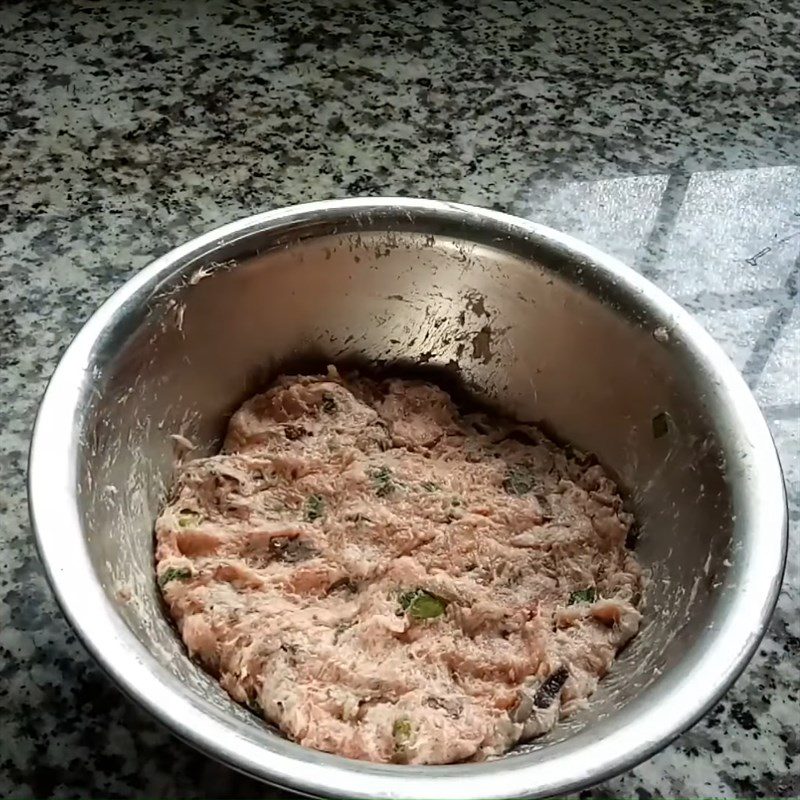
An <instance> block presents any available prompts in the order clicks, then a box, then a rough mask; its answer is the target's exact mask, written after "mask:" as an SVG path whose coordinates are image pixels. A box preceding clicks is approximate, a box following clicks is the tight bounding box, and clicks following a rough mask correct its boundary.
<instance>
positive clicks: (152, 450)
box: [29, 199, 786, 800]
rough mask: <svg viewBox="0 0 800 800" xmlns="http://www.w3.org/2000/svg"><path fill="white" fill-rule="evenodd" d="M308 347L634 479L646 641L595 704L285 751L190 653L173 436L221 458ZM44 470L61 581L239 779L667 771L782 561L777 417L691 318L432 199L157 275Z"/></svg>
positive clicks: (226, 245)
mask: <svg viewBox="0 0 800 800" xmlns="http://www.w3.org/2000/svg"><path fill="white" fill-rule="evenodd" d="M309 357H310V358H314V359H317V360H320V361H333V362H340V361H343V360H347V359H351V358H360V359H365V360H368V361H375V362H385V361H390V362H391V361H396V360H403V361H410V362H417V363H420V362H424V363H427V364H430V365H434V366H437V365H438V366H451V367H452V366H457V368H458V370H459V372H460V374H461V376H462V378H463V379H464V380H465V381H466V382H467V383H468V384H469V385H470V386H471V387H473V389H474V390H475V391H476V392H477V393H478V394H480V395H481V396H482V397H483V398H484V399H486V400H488V401H490V402H492V403H494V404H497V405H500V406H501V407H502V408H504V409H505V410H506V411H508V412H509V413H512V414H515V415H517V416H518V417H520V418H524V419H529V420H535V421H543V422H544V423H546V425H547V426H548V427H549V428H550V429H551V430H553V431H554V432H555V433H557V434H558V435H559V436H560V437H563V438H565V439H568V440H571V441H573V442H574V443H576V444H577V445H579V446H581V447H583V448H586V449H589V450H593V451H594V452H596V453H597V454H598V455H599V456H600V458H601V460H602V461H603V462H604V463H605V464H606V465H607V466H609V467H610V468H611V469H612V470H614V471H615V472H616V473H617V475H618V476H619V478H620V480H621V482H622V484H623V486H625V487H626V488H627V489H628V491H629V492H630V497H631V502H632V504H633V506H634V508H635V511H636V513H637V514H638V517H639V520H640V522H641V539H640V542H639V545H638V552H639V555H640V558H641V560H642V562H643V563H644V564H645V565H646V566H647V567H649V568H650V569H651V571H652V580H651V584H650V587H649V590H648V592H647V605H646V609H645V627H644V629H643V631H642V633H641V634H640V635H639V636H638V637H637V638H636V639H635V640H634V641H633V643H632V644H631V646H629V647H628V648H627V649H626V650H625V651H624V653H623V654H622V655H621V657H620V659H619V660H618V662H617V664H616V665H615V668H614V670H613V671H612V673H611V674H610V675H609V676H608V677H607V678H606V679H605V680H604V681H603V682H602V683H601V686H600V689H599V690H598V692H597V693H596V695H595V696H594V698H593V699H592V702H591V704H590V706H589V707H588V708H587V709H586V710H584V711H583V712H580V713H578V714H576V715H575V716H574V717H572V718H570V719H569V720H568V721H565V723H564V724H562V725H560V726H559V727H558V728H557V729H556V730H555V731H553V732H552V733H551V734H550V735H548V736H547V737H545V738H543V739H539V740H537V741H535V742H533V743H532V744H530V745H527V746H524V747H521V748H518V750H516V751H515V752H514V753H512V754H509V755H508V756H507V757H505V758H503V759H499V760H497V761H493V762H489V763H484V764H459V765H451V766H446V767H413V766H384V765H375V764H367V763H362V762H356V761H350V760H347V759H343V758H338V757H335V756H330V755H325V754H321V753H317V752H314V751H311V750H307V749H305V748H303V747H300V746H298V745H295V744H293V743H291V742H288V741H286V740H285V739H283V738H281V737H280V736H279V735H278V734H276V733H275V732H274V731H273V730H271V729H269V728H268V727H267V726H265V725H263V724H261V723H260V722H259V721H258V720H257V719H256V718H255V717H253V716H252V715H250V714H249V713H248V712H246V711H244V710H243V709H241V708H240V707H239V706H237V705H236V704H234V703H233V702H232V701H230V700H229V699H228V697H227V695H226V694H225V693H224V692H223V690H222V689H221V688H219V686H218V685H217V684H216V683H215V682H214V681H213V680H212V679H211V678H209V677H208V676H207V675H206V674H205V673H203V672H202V671H201V670H200V669H199V668H198V667H197V666H195V665H194V664H193V663H192V662H191V661H190V660H189V659H188V658H187V657H186V656H185V655H184V653H183V650H182V649H181V646H180V644H179V642H178V641H177V638H176V636H175V634H174V632H173V630H172V628H171V627H170V626H169V624H168V623H167V621H166V619H165V618H164V616H163V614H162V611H161V607H160V605H159V598H158V593H157V590H156V587H155V585H154V580H153V570H152V524H153V520H154V518H155V515H156V512H157V508H158V506H159V503H160V500H161V498H162V493H163V490H164V486H165V482H166V481H168V480H169V477H170V471H171V467H172V464H173V451H172V446H171V440H170V439H169V434H171V433H181V434H183V435H184V436H188V437H189V438H191V439H193V440H194V441H196V442H198V443H199V444H200V445H201V447H200V449H199V451H198V452H209V451H211V450H213V448H214V447H215V446H216V445H218V443H219V436H220V434H221V432H222V431H223V429H224V426H225V422H226V419H227V416H228V415H229V414H230V412H231V411H232V410H233V409H234V408H235V407H236V406H237V404H238V403H239V402H241V401H242V400H243V399H244V398H245V397H246V396H247V395H248V394H249V393H252V392H254V391H255V390H256V389H258V388H259V387H260V386H261V385H262V384H263V383H264V382H265V381H266V380H267V379H268V378H269V377H270V376H271V375H272V374H273V373H274V372H275V370H276V369H278V368H279V367H281V366H284V365H286V366H289V367H291V365H292V364H293V363H296V364H299V363H301V362H302V361H303V359H305V358H309ZM654 418H658V420H659V422H658V423H656V424H655V425H654V423H653V419H654ZM665 422H666V425H665V424H664V423H665ZM665 427H666V432H664V428H665ZM662 434H663V435H662ZM29 482H30V487H29V488H30V506H31V515H32V520H33V523H34V527H35V531H36V536H37V540H38V545H39V549H40V553H41V556H42V560H43V561H44V564H45V566H46V569H47V573H48V576H49V578H50V581H51V583H52V586H53V588H54V590H55V593H56V595H57V597H58V599H59V602H60V603H61V606H62V608H63V609H64V611H65V613H66V615H67V617H68V618H69V619H70V621H71V622H72V624H73V625H74V626H75V628H76V630H77V631H78V633H79V634H80V636H81V638H82V640H83V641H84V642H85V643H86V645H87V646H88V648H89V649H90V650H91V651H92V653H93V654H94V655H95V656H96V657H97V659H98V660H99V661H100V663H101V664H102V665H103V666H104V667H105V668H106V670H107V671H108V672H109V673H110V674H111V675H112V676H113V677H114V678H115V680H116V681H117V682H118V683H119V685H120V686H121V687H122V688H123V689H124V690H125V691H126V692H127V693H128V694H129V695H131V696H132V697H133V698H135V699H136V700H137V701H139V702H140V703H141V704H142V705H143V706H145V707H146V708H148V709H149V710H150V711H152V712H153V713H154V714H155V715H156V716H157V717H158V718H160V719H161V720H162V721H163V722H165V723H166V724H167V725H168V726H169V727H170V728H171V729H172V730H173V731H174V732H175V733H176V734H177V735H178V736H180V737H181V738H183V739H185V740H186V741H188V742H190V743H192V744H193V745H195V746H197V747H199V748H201V749H202V750H204V751H206V752H208V753H209V754H211V755H213V756H215V757H216V758H219V759H221V760H222V761H225V762H226V763H228V764H230V765H231V766H233V767H235V768H237V769H240V770H242V771H244V772H247V773H249V774H251V775H253V776H256V777H259V778H262V779H264V780H266V781H270V782H273V783H276V784H280V785H284V786H287V787H291V788H293V789H296V790H299V791H302V792H306V793H309V794H321V795H333V796H339V797H351V798H367V797H386V798H388V797H397V798H401V797H402V798H420V799H421V798H430V797H437V798H453V800H455V799H456V798H458V799H459V800H462V799H467V798H504V797H541V796H546V795H551V794H558V793H563V792H566V791H569V790H572V789H575V788H578V787H582V786H585V785H588V784H591V783H593V782H595V781H598V780H600V779H602V778H603V777H606V776H608V775H610V774H613V773H615V772H618V771H620V770H622V769H625V768H626V767H629V766H631V765H632V764H634V763H636V762H638V761H640V760H642V759H644V758H646V757H647V756H648V755H649V754H651V753H652V752H654V751H655V750H657V749H658V748H659V747H661V746H663V745H664V744H666V742H668V741H669V740H670V739H672V738H673V737H675V736H676V735H677V734H678V733H680V732H681V731H683V730H685V729H686V728H687V727H688V726H690V725H691V724H692V723H693V722H694V721H695V720H696V719H697V718H698V717H699V716H700V715H702V714H703V712H704V711H705V710H707V709H708V708H709V707H710V705H711V704H712V703H714V702H715V701H716V699H717V698H718V697H719V696H720V694H721V693H722V692H723V691H724V690H725V688H726V687H727V686H728V685H730V683H731V682H732V681H733V680H734V679H735V678H736V676H737V675H738V674H739V672H740V671H741V670H742V668H743V667H744V665H745V664H746V662H747V660H748V659H749V657H750V656H751V654H752V652H753V650H754V649H755V647H756V645H757V643H758V641H759V639H760V637H761V635H762V633H763V630H764V628H765V626H766V624H767V622H768V619H769V616H770V614H771V611H772V608H773V605H774V603H775V600H776V597H777V593H778V589H779V586H780V581H781V577H782V572H783V564H784V559H785V553H786V502H785V495H784V489H783V481H782V477H781V472H780V466H779V464H778V459H777V456H776V454H775V450H774V447H773V444H772V440H771V438H770V435H769V432H768V429H767V426H766V424H765V422H764V419H763V417H762V415H761V413H760V411H759V409H758V407H757V405H756V403H755V401H754V400H753V398H752V396H751V394H750V392H749V391H748V389H747V388H746V386H745V384H744V382H743V380H742V379H741V377H740V376H739V374H738V373H737V372H736V370H735V369H734V367H733V366H732V365H731V364H730V362H729V361H728V360H727V358H726V357H725V356H724V354H723V353H722V352H721V350H720V349H719V348H718V347H717V345H716V344H714V342H713V341H712V340H711V339H710V338H709V337H708V336H707V334H705V333H704V332H703V330H702V329H701V328H700V327H699V326H698V325H697V324H696V323H695V322H694V321H693V320H692V319H691V317H689V316H688V315H687V314H686V312H684V311H683V310H682V309H681V308H680V307H678V306H677V305H676V304H675V303H674V302H672V301H671V300H669V299H668V298H667V297H666V296H665V295H664V294H663V293H661V292H660V291H659V290H657V289H656V288H655V287H653V286H652V285H651V284H650V283H648V282H647V281H645V280H644V279H643V278H641V277H640V276H639V275H637V274H636V273H634V272H633V271H631V270H630V269H628V268H626V267H625V266H623V265H622V264H620V263H619V262H617V261H616V260H614V259H612V258H610V257H608V256H606V255H604V254H602V253H600V252H598V251H596V250H594V249H593V248H591V247H588V246H586V245H583V244H582V243H580V242H578V241H576V240H574V239H572V238H570V237H568V236H565V235H563V234H560V233H558V232H556V231H553V230H551V229H547V228H543V227H541V226H537V225H534V224H531V223H528V222H525V221H523V220H520V219H516V218H513V217H509V216H505V215H502V214H498V213H494V212H490V211H484V210H481V209H476V208H472V207H467V206H460V205H453V204H445V203H436V202H429V201H421V200H401V199H365V200H346V201H332V202H324V203H313V204H308V205H304V206H297V207H293V208H289V209H284V210H279V211H275V212H269V213H266V214H261V215H258V216H255V217H251V218H248V219H245V220H241V221H239V222H236V223H233V224H232V225H227V226H225V227H223V228H220V229H218V230H216V231H213V232H211V233H209V234H207V235H205V236H202V237H200V238H199V239H196V240H194V241H193V242H190V243H189V244H187V245H184V246H182V247H179V248H177V249H176V250H174V251H172V252H171V253H169V254H168V255H166V256H164V257H163V258H161V259H158V260H157V261H156V262H154V263H153V264H151V265H150V266H149V267H147V268H146V269H145V270H143V271H142V272H141V273H139V274H138V275H137V276H136V277H135V278H133V279H132V280H131V281H129V282H128V283H127V284H126V285H125V286H123V287H122V289H120V290H119V291H118V292H116V293H115V294H114V295H113V296H112V297H111V298H110V299H109V300H108V301H107V302H106V303H105V304H104V305H103V306H102V307H101V308H100V309H99V310H98V311H97V312H96V314H95V315H94V316H93V317H92V318H91V319H90V320H89V322H88V323H87V324H86V325H85V327H84V328H83V329H82V331H81V332H80V333H79V335H78V336H77V337H76V339H75V341H74V342H73V343H72V345H71V346H70V347H69V349H68V350H67V352H66V353H65V354H64V356H63V358H62V360H61V363H60V364H59V366H58V368H57V370H56V372H55V374H54V375H53V378H52V380H51V382H50V385H49V387H48V389H47V392H46V394H45V397H44V399H43V401H42V405H41V408H40V412H39V417H38V419H37V423H36V427H35V431H34V436H33V442H32V446H31V459H30V472H29Z"/></svg>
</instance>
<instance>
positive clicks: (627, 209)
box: [520, 175, 668, 266]
mask: <svg viewBox="0 0 800 800" xmlns="http://www.w3.org/2000/svg"><path fill="white" fill-rule="evenodd" d="M667 180H668V178H667V176H666V175H643V176H634V177H630V178H612V179H608V180H599V181H570V182H569V183H561V184H559V183H555V182H552V181H546V180H542V181H536V182H535V183H533V184H531V186H530V187H529V189H528V190H527V191H526V193H525V196H524V197H523V198H522V200H521V207H522V208H521V212H520V213H522V214H523V215H524V216H525V217H527V218H528V219H530V220H532V221H533V222H540V223H542V224H544V225H549V226H551V227H553V228H557V229H558V230H561V231H564V232H565V233H571V234H573V235H574V236H577V237H578V238H579V239H583V241H585V242H588V243H589V244H593V245H594V246H595V247H599V248H600V249H601V250H605V251H606V252H608V253H611V254H612V255H615V256H617V258H620V259H621V260H622V261H625V262H626V263H628V264H630V265H631V266H634V262H635V260H636V256H637V254H638V252H639V250H640V248H641V246H642V244H643V243H644V242H645V241H646V240H647V237H648V236H649V235H650V231H651V230H652V227H653V223H654V221H655V218H656V214H657V213H658V208H659V204H660V202H661V196H662V194H663V192H664V188H665V187H666V185H667Z"/></svg>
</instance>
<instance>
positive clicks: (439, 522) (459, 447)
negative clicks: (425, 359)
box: [156, 368, 643, 764]
mask: <svg viewBox="0 0 800 800" xmlns="http://www.w3.org/2000/svg"><path fill="white" fill-rule="evenodd" d="M632 524H633V519H632V517H631V515H630V514H629V513H627V512H626V511H624V510H623V506H622V499H621V498H620V495H619V493H618V491H617V487H616V486H615V484H614V483H613V482H612V480H611V479H610V478H609V477H608V476H607V475H606V473H605V472H604V470H603V468H602V467H601V466H599V465H598V464H597V463H596V462H595V461H594V460H593V459H592V458H590V457H587V456H584V455H583V454H581V453H579V452H577V451H575V450H574V449H572V448H566V449H564V448H561V447H558V446H556V445H555V444H553V443H552V442H551V441H550V440H548V439H547V438H546V437H545V436H544V435H543V434H542V433H541V432H540V431H539V430H538V429H537V428H535V427H532V426H530V425H521V424H518V423H515V422H512V421H510V420H507V419H502V418H498V417H492V416H489V415H487V414H483V413H480V414H466V413H464V414H462V413H461V412H460V411H459V409H458V408H457V407H456V406H455V405H454V403H453V401H452V400H451V398H450V396H449V395H448V394H447V393H446V392H444V391H443V390H442V389H440V388H438V387H436V386H434V385H432V384H430V383H424V382H420V381H408V380H400V379H391V380H384V381H376V380H372V379H369V378H363V377H358V376H351V377H349V378H347V379H345V378H342V377H340V376H339V374H338V373H337V371H336V370H335V369H332V368H331V369H330V370H329V373H328V375H327V376H310V377H306V376H300V377H298V376H292V377H281V378H279V379H278V380H277V381H276V382H275V383H274V384H273V386H272V388H270V389H269V390H268V391H267V392H265V393H263V394H259V395H257V396H256V397H253V398H252V399H250V400H248V401H247V402H246V403H244V405H243V406H242V407H241V408H240V409H239V410H238V411H237V412H236V413H235V414H234V416H233V418H232V419H231V421H230V425H229V428H228V432H227V437H226V439H225V443H224V446H223V449H222V452H221V453H220V454H219V455H216V456H212V457H210V458H201V459H197V460H193V461H190V462H188V463H186V464H184V465H183V466H182V468H181V469H180V471H179V474H178V475H177V478H176V480H175V483H174V485H173V487H172V490H171V494H170V496H169V499H168V502H167V504H166V506H165V507H164V510H163V511H162V513H161V515H160V516H159V518H158V520H157V522H156V539H157V545H156V561H157V575H158V582H159V585H160V586H161V588H162V591H163V595H164V598H165V600H166V603H167V606H168V608H169V611H170V613H171V615H172V617H173V619H174V621H175V623H176V624H177V627H178V630H179V631H180V634H181V636H182V638H183V641H184V642H185V644H186V647H187V648H188V651H189V653H190V654H191V655H192V656H193V657H194V658H196V659H198V660H199V661H200V662H201V663H202V664H203V665H204V666H205V668H206V669H207V670H209V671H210V672H211V673H212V674H214V675H215V676H217V677H218V679H219V681H220V683H221V684H222V686H223V687H224V688H225V689H226V690H227V691H228V692H229V693H230V695H231V696H232V697H233V698H234V699H235V700H237V701H239V702H241V703H245V704H247V705H248V706H249V707H251V708H252V709H253V710H254V711H256V712H257V713H260V714H262V715H263V716H264V717H265V718H266V719H268V720H270V721H271V722H273V723H275V724H276V725H277V726H278V727H279V728H280V729H281V730H282V731H283V732H284V733H285V734H286V735H287V736H289V737H290V738H291V739H293V740H294V741H296V742H299V743H301V744H303V745H306V746H308V747H313V748H317V749H319V750H324V751H327V752H331V753H338V754H340V755H342V756H348V757H350V758H359V759H368V760H370V761H377V762H394V763H415V764H444V763H449V762H454V761H461V760H465V759H472V760H478V759H484V758H486V757H489V756H492V755H497V754H501V753H503V752H505V751H506V750H508V749H509V748H511V747H512V746H513V745H514V744H515V743H516V742H518V741H521V740H526V739H530V738H531V737H534V736H538V735H540V734H542V733H544V732H546V731H548V730H549V729H550V728H552V726H553V725H554V724H555V723H556V721H557V720H558V718H559V717H561V716H564V715H566V714H568V713H570V712H571V711H573V710H574V709H576V708H578V707H579V706H581V705H583V704H584V703H585V702H586V698H587V697H588V696H589V695H591V693H592V692H593V691H594V690H595V687H596V686H597V682H598V680H599V679H600V678H601V677H602V676H603V675H604V674H605V673H606V672H607V671H608V670H609V668H610V667H611V664H612V662H613V660H614V657H615V655H616V653H617V651H618V649H619V648H620V647H622V646H623V645H624V644H625V643H626V642H627V641H628V640H629V639H630V638H631V637H632V636H634V635H635V634H636V632H637V630H638V628H639V623H640V618H641V617H640V613H639V611H638V610H637V608H636V606H637V605H638V604H639V602H640V597H641V590H642V585H643V578H642V572H641V569H640V567H639V565H638V563H637V560H636V558H635V557H634V555H633V554H632V553H631V552H630V551H629V550H628V549H626V546H625V541H626V536H627V535H628V533H629V531H630V529H631V526H632Z"/></svg>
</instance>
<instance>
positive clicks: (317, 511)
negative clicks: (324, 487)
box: [303, 494, 325, 522]
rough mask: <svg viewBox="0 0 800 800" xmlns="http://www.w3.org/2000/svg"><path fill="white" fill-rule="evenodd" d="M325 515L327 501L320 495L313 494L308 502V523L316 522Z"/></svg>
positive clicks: (305, 516)
mask: <svg viewBox="0 0 800 800" xmlns="http://www.w3.org/2000/svg"><path fill="white" fill-rule="evenodd" d="M324 514H325V501H324V500H323V499H322V498H321V497H320V496H319V495H318V494H312V495H311V497H309V498H308V500H306V510H305V514H304V515H303V516H304V519H305V521H306V522H314V521H315V520H318V519H319V518H320V517H322V516H323V515H324Z"/></svg>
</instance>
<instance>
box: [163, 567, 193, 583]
mask: <svg viewBox="0 0 800 800" xmlns="http://www.w3.org/2000/svg"><path fill="white" fill-rule="evenodd" d="M191 577H192V571H191V570H190V569H189V568H188V567H180V568H177V569H176V568H175V567H170V568H169V569H168V570H166V571H165V572H164V574H163V575H162V576H161V577H160V578H159V579H158V583H159V586H166V585H167V584H168V583H169V582H170V581H185V580H188V579H189V578H191Z"/></svg>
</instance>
